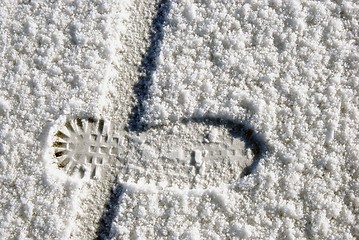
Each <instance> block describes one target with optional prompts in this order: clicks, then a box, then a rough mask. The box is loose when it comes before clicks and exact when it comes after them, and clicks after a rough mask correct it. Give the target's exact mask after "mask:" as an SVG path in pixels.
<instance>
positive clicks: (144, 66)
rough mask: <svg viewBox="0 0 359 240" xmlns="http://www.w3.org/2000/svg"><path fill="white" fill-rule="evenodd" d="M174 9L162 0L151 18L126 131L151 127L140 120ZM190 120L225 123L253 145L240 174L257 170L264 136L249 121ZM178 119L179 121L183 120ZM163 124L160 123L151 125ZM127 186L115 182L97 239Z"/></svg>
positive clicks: (107, 227)
mask: <svg viewBox="0 0 359 240" xmlns="http://www.w3.org/2000/svg"><path fill="white" fill-rule="evenodd" d="M170 9H171V1H170V0H161V1H160V2H159V4H158V6H157V14H156V17H155V18H154V19H153V21H152V34H151V36H150V46H149V48H148V49H147V52H146V54H145V55H144V57H143V60H142V63H141V67H140V71H141V72H143V73H144V76H143V77H141V78H140V79H139V81H138V83H137V84H136V85H135V87H134V92H135V95H136V99H137V105H136V106H135V107H134V108H133V109H132V111H131V114H130V116H129V121H128V127H127V129H126V130H127V131H129V132H133V133H135V134H136V133H140V132H145V131H146V130H147V129H148V127H147V126H146V125H145V124H144V123H143V122H142V121H141V119H142V117H143V115H144V113H145V106H144V101H145V100H146V99H148V97H149V89H150V87H151V85H152V80H153V79H152V77H153V73H154V72H155V71H156V68H157V60H158V56H159V53H160V50H161V45H162V41H163V37H164V32H163V29H164V26H165V24H166V20H167V17H168V14H169V11H170ZM191 122H196V123H201V124H206V125H212V126H225V127H226V128H227V129H228V130H229V134H230V135H231V136H232V137H234V138H239V139H240V140H242V141H243V142H244V143H245V147H246V148H249V149H251V151H252V153H253V155H254V156H253V162H252V164H251V165H250V166H248V167H247V168H245V169H244V170H243V171H242V173H241V175H240V177H244V176H247V175H249V174H251V173H253V171H255V169H256V167H257V165H258V163H259V162H260V160H261V159H263V158H264V156H265V155H266V153H267V147H266V143H265V139H264V137H263V136H261V135H260V134H258V133H256V132H255V131H254V130H253V128H252V127H251V125H250V123H249V122H248V121H238V122H234V121H229V120H225V119H221V118H212V117H207V118H206V117H204V118H190V119H184V120H182V121H181V123H182V124H190V123H191ZM181 123H179V124H181ZM152 128H161V126H157V127H152ZM124 191H125V189H124V187H123V186H122V185H121V183H118V182H116V185H115V186H114V188H113V190H112V192H111V194H110V198H109V200H108V202H107V204H106V206H105V210H104V212H103V214H102V216H101V219H100V221H99V227H98V229H97V238H96V239H109V238H110V237H111V236H110V235H111V231H110V230H111V225H112V223H113V221H114V220H115V217H116V216H117V215H118V212H119V207H120V200H121V196H122V194H123V193H124Z"/></svg>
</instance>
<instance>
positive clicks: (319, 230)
mask: <svg viewBox="0 0 359 240" xmlns="http://www.w3.org/2000/svg"><path fill="white" fill-rule="evenodd" d="M171 2H172V5H171V11H170V14H169V17H168V22H167V25H166V26H165V37H164V40H163V43H162V49H161V53H160V56H159V59H158V68H157V70H156V72H155V74H154V77H153V85H152V86H151V89H150V98H149V99H148V100H147V105H146V106H147V108H146V110H147V113H146V116H145V117H144V121H146V122H147V123H148V124H150V125H161V124H166V123H168V122H170V121H173V120H176V119H186V118H190V117H195V118H201V117H208V116H210V117H221V118H223V119H228V120H234V121H238V122H243V123H246V124H248V125H250V126H252V127H253V128H254V130H255V131H256V132H257V133H260V134H261V135H262V136H264V138H265V141H266V142H267V144H268V147H269V149H270V151H269V154H268V155H267V156H266V157H265V158H264V159H262V160H261V164H260V166H259V167H258V169H257V173H256V174H255V175H254V176H251V177H250V178H253V181H255V184H254V186H253V188H252V189H250V190H249V192H247V191H240V192H230V193H228V196H226V197H227V198H229V199H231V200H228V201H227V205H228V206H229V208H231V209H232V212H230V213H225V214H224V216H225V217H223V213H222V212H221V211H219V210H215V211H213V212H212V213H211V214H210V215H209V216H208V218H207V219H206V220H207V221H209V222H210V223H208V222H204V221H202V220H200V217H199V215H196V213H193V214H194V216H193V222H192V224H195V223H196V224H199V229H200V235H201V236H202V237H203V238H207V237H208V236H209V235H208V234H209V233H208V232H210V233H211V234H212V233H213V234H215V233H216V234H219V235H220V236H221V238H222V239H223V238H225V237H229V236H230V235H228V234H230V232H231V231H232V232H235V233H237V234H238V236H240V235H241V236H243V237H244V238H249V237H252V238H255V239H258V238H261V239H271V238H273V239H274V238H280V239H284V238H288V239H302V238H309V237H312V238H315V239H318V238H320V239H327V238H333V239H334V238H343V239H356V238H357V237H358V233H357V230H355V229H357V227H356V225H357V222H358V187H357V186H358V184H357V182H358V172H359V166H358V163H359V161H358V160H359V159H358V156H359V115H358V109H359V71H358V70H359V47H358V21H359V18H358V16H359V5H358V3H357V2H356V1H340V2H333V1H309V0H304V1H299V0H293V1H278V0H274V1H219V0H200V1H177V0H174V1H171ZM167 198H171V197H170V196H167ZM171 201H176V198H175V197H172V199H171ZM201 204H205V203H204V202H202V203H199V202H198V203H197V204H194V205H193V206H192V207H193V208H192V211H194V212H196V209H197V208H199V207H200V206H201ZM334 209H335V210H334ZM124 211H125V210H124ZM181 214H182V215H181ZM186 217H188V216H187V215H186V214H184V213H179V214H178V215H175V216H173V218H175V219H181V218H186ZM163 221H164V220H163ZM229 222H241V223H242V224H237V225H235V226H236V227H233V228H231V227H230V224H229V225H228V223H229ZM211 224H213V225H211ZM182 225H183V222H182V221H179V223H177V224H176V225H175V226H172V225H168V229H172V231H173V232H175V233H176V234H179V232H181V231H182V230H181V226H182ZM247 225H248V226H249V225H250V226H251V227H250V228H247V227H243V226H247ZM126 226H127V227H130V225H126ZM214 226H217V228H215V227H214ZM231 229H232V230H231ZM249 229H251V230H249ZM175 233H173V234H175ZM148 236H152V235H148ZM172 236H177V235H172Z"/></svg>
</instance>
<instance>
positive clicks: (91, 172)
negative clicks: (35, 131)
mask: <svg viewBox="0 0 359 240" xmlns="http://www.w3.org/2000/svg"><path fill="white" fill-rule="evenodd" d="M122 140H123V137H120V136H117V135H114V134H113V132H112V129H111V126H110V124H109V122H107V121H104V120H100V121H94V120H91V119H73V120H69V121H67V122H66V124H65V125H64V126H62V127H61V128H60V129H59V130H58V132H57V133H56V135H55V141H54V144H53V149H54V155H55V157H56V159H57V165H58V167H59V168H63V169H64V170H65V172H67V173H68V174H69V175H71V176H77V177H80V178H92V179H94V178H100V176H101V170H102V168H103V167H104V166H108V164H109V159H110V158H111V157H113V156H117V155H119V153H120V150H121V148H122V146H121V144H122V142H121V141H122Z"/></svg>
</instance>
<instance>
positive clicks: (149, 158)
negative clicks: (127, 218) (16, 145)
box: [52, 118, 253, 189]
mask: <svg viewBox="0 0 359 240" xmlns="http://www.w3.org/2000/svg"><path fill="white" fill-rule="evenodd" d="M113 126H115V125H113V124H111V123H110V122H109V121H106V120H91V119H79V118H77V119H69V120H67V121H66V123H65V124H64V125H63V126H61V127H60V128H59V129H58V131H57V132H56V134H55V135H54V136H53V139H54V140H53V146H52V151H53V158H54V160H55V163H56V164H54V167H56V168H60V169H62V170H63V171H64V173H66V174H68V175H69V176H71V177H77V178H82V179H88V180H91V179H92V180H100V179H101V178H102V176H104V175H108V174H114V175H116V176H113V177H117V179H118V180H119V181H120V182H123V183H141V184H155V185H156V186H158V187H161V188H165V187H166V188H167V187H173V188H179V189H194V188H208V187H218V186H221V185H223V184H231V183H235V182H236V181H237V180H238V179H239V178H240V175H241V173H242V172H243V170H244V169H245V168H246V167H248V166H249V165H251V164H252V162H253V154H252V153H251V150H250V149H246V148H245V144H244V142H243V141H241V140H240V139H239V138H238V137H234V136H233V135H232V134H230V133H229V130H228V128H227V127H225V126H221V125H218V126H215V125H212V126H208V125H205V124H202V123H196V122H191V123H181V124H175V125H169V126H162V127H161V128H152V129H149V130H148V131H146V132H144V133H140V134H136V133H133V132H127V131H125V130H121V129H120V130H115V129H114V128H113Z"/></svg>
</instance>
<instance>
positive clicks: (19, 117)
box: [0, 0, 126, 239]
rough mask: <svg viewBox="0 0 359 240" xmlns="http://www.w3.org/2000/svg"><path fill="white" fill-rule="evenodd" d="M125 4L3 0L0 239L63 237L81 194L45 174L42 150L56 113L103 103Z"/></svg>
mask: <svg viewBox="0 0 359 240" xmlns="http://www.w3.org/2000/svg"><path fill="white" fill-rule="evenodd" d="M123 3H124V1H101V0H98V1H36V0H32V1H12V0H5V1H1V3H0V62H1V64H0V76H1V80H0V172H1V173H0V182H1V184H0V192H1V199H0V209H1V214H0V239H14V238H18V239H68V236H69V232H70V231H71V228H72V227H73V226H74V225H75V224H74V222H75V221H74V217H75V214H74V213H75V212H76V208H78V206H79V205H78V204H79V203H78V202H77V199H78V198H77V197H76V196H77V195H78V194H80V193H81V192H79V191H77V189H78V183H75V182H69V181H64V180H63V181H59V180H58V179H57V180H56V181H54V179H53V178H50V177H49V174H48V172H47V171H46V168H45V165H46V162H44V161H43V158H42V154H43V149H45V148H44V145H46V139H47V136H48V135H47V134H48V131H49V129H51V126H52V123H53V122H54V121H55V120H56V119H58V118H59V116H62V115H66V114H73V115H86V116H93V117H99V116H100V114H101V111H102V108H103V107H104V106H105V105H106V104H107V101H108V99H107V98H106V96H107V93H108V84H107V82H108V81H109V79H110V78H111V77H113V74H114V72H115V71H114V68H115V67H114V65H115V64H114V55H115V53H116V51H117V49H118V48H120V47H121V45H120V40H119V36H120V35H121V32H123V31H124V30H125V26H124V24H121V23H122V21H123V18H126V14H125V10H124V6H123ZM47 160H48V159H47Z"/></svg>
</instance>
